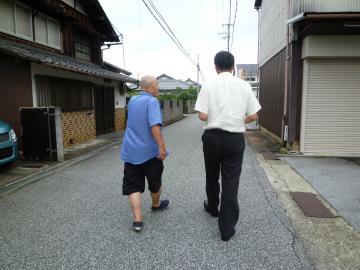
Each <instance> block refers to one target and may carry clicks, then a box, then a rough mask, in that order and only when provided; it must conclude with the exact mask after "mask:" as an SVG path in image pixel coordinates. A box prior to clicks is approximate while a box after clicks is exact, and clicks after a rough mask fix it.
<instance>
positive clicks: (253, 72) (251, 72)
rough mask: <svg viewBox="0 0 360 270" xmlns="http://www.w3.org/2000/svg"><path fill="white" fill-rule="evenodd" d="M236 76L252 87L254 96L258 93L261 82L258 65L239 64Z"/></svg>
mask: <svg viewBox="0 0 360 270" xmlns="http://www.w3.org/2000/svg"><path fill="white" fill-rule="evenodd" d="M236 74H237V76H238V77H239V78H242V79H243V80H245V81H247V82H248V83H249V84H250V85H251V88H252V89H253V92H254V94H256V93H257V90H258V89H257V88H258V82H259V81H258V80H259V76H258V65H257V64H237V65H236Z"/></svg>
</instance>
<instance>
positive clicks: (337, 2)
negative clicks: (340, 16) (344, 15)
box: [299, 0, 360, 13]
mask: <svg viewBox="0 0 360 270" xmlns="http://www.w3.org/2000/svg"><path fill="white" fill-rule="evenodd" d="M354 11H360V0H301V1H300V12H299V13H301V12H354Z"/></svg>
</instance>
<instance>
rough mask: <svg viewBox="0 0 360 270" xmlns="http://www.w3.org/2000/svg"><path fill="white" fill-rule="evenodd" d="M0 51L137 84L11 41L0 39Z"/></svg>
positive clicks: (95, 66) (108, 71) (77, 71)
mask: <svg viewBox="0 0 360 270" xmlns="http://www.w3.org/2000/svg"><path fill="white" fill-rule="evenodd" d="M0 51H2V52H4V53H5V54H11V55H16V56H19V57H21V58H24V59H27V60H30V61H33V62H37V63H41V64H43V65H45V66H49V67H53V68H59V69H63V70H68V71H72V72H76V73H82V74H87V75H91V76H95V77H101V78H106V79H111V80H116V81H123V82H134V83H135V82H137V80H136V79H134V78H131V77H129V76H126V75H123V74H119V73H116V72H112V71H110V70H106V69H104V68H103V67H101V66H99V65H95V64H93V63H86V62H82V61H79V60H77V59H75V58H72V57H69V56H66V55H62V54H60V53H55V52H51V51H46V50H43V49H40V48H36V47H33V46H30V45H27V44H22V43H19V42H16V41H12V40H6V39H0Z"/></svg>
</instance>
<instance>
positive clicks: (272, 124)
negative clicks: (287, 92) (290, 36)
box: [259, 49, 286, 137]
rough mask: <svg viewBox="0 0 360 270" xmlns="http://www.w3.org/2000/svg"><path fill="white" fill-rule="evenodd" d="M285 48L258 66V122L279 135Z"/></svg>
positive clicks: (282, 105) (281, 115) (283, 86)
mask: <svg viewBox="0 0 360 270" xmlns="http://www.w3.org/2000/svg"><path fill="white" fill-rule="evenodd" d="M285 59H286V52H285V49H284V50H282V51H281V52H280V53H278V54H277V55H275V56H274V57H273V58H272V59H270V60H269V61H268V62H267V63H266V64H265V65H263V66H262V67H261V68H260V91H259V101H260V104H261V106H262V109H261V111H260V116H259V123H260V125H261V126H263V127H264V128H266V129H267V130H268V131H270V132H272V133H274V134H275V135H277V136H279V137H281V124H282V117H283V110H284V89H285Z"/></svg>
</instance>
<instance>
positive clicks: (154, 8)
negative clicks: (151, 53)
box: [142, 0, 204, 80]
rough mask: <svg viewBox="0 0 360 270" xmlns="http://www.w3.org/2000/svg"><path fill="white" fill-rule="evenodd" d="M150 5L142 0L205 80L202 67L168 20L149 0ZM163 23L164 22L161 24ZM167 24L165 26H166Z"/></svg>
mask: <svg viewBox="0 0 360 270" xmlns="http://www.w3.org/2000/svg"><path fill="white" fill-rule="evenodd" d="M148 1H149V4H150V6H151V7H152V9H151V7H150V6H149V5H148V4H147V3H146V1H145V0H142V2H143V3H144V5H145V6H146V8H147V9H148V10H149V12H150V13H151V15H152V16H153V17H154V18H155V20H156V21H157V22H158V24H159V25H160V26H161V28H162V29H163V30H164V31H165V33H166V34H167V35H168V36H169V37H170V38H171V40H172V41H173V42H174V43H175V45H176V46H177V47H178V49H179V50H180V51H181V52H182V53H183V54H184V56H185V57H186V58H187V59H188V60H189V61H190V62H191V63H192V64H194V65H195V66H196V67H197V69H198V71H199V72H200V74H201V77H202V78H203V80H204V76H203V74H202V72H201V69H200V65H199V63H196V62H195V61H194V59H192V57H191V55H190V54H189V53H188V52H187V50H186V49H185V48H184V47H183V46H182V44H181V42H180V41H179V39H178V38H177V37H176V35H175V33H174V31H173V30H172V29H171V27H170V26H169V24H168V23H167V22H166V20H165V19H164V17H163V16H162V15H161V13H160V11H159V10H158V9H157V8H156V6H155V4H154V3H153V2H152V1H151V0H148ZM155 13H156V14H157V16H156V15H155ZM161 21H162V22H161ZM164 24H165V26H164Z"/></svg>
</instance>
